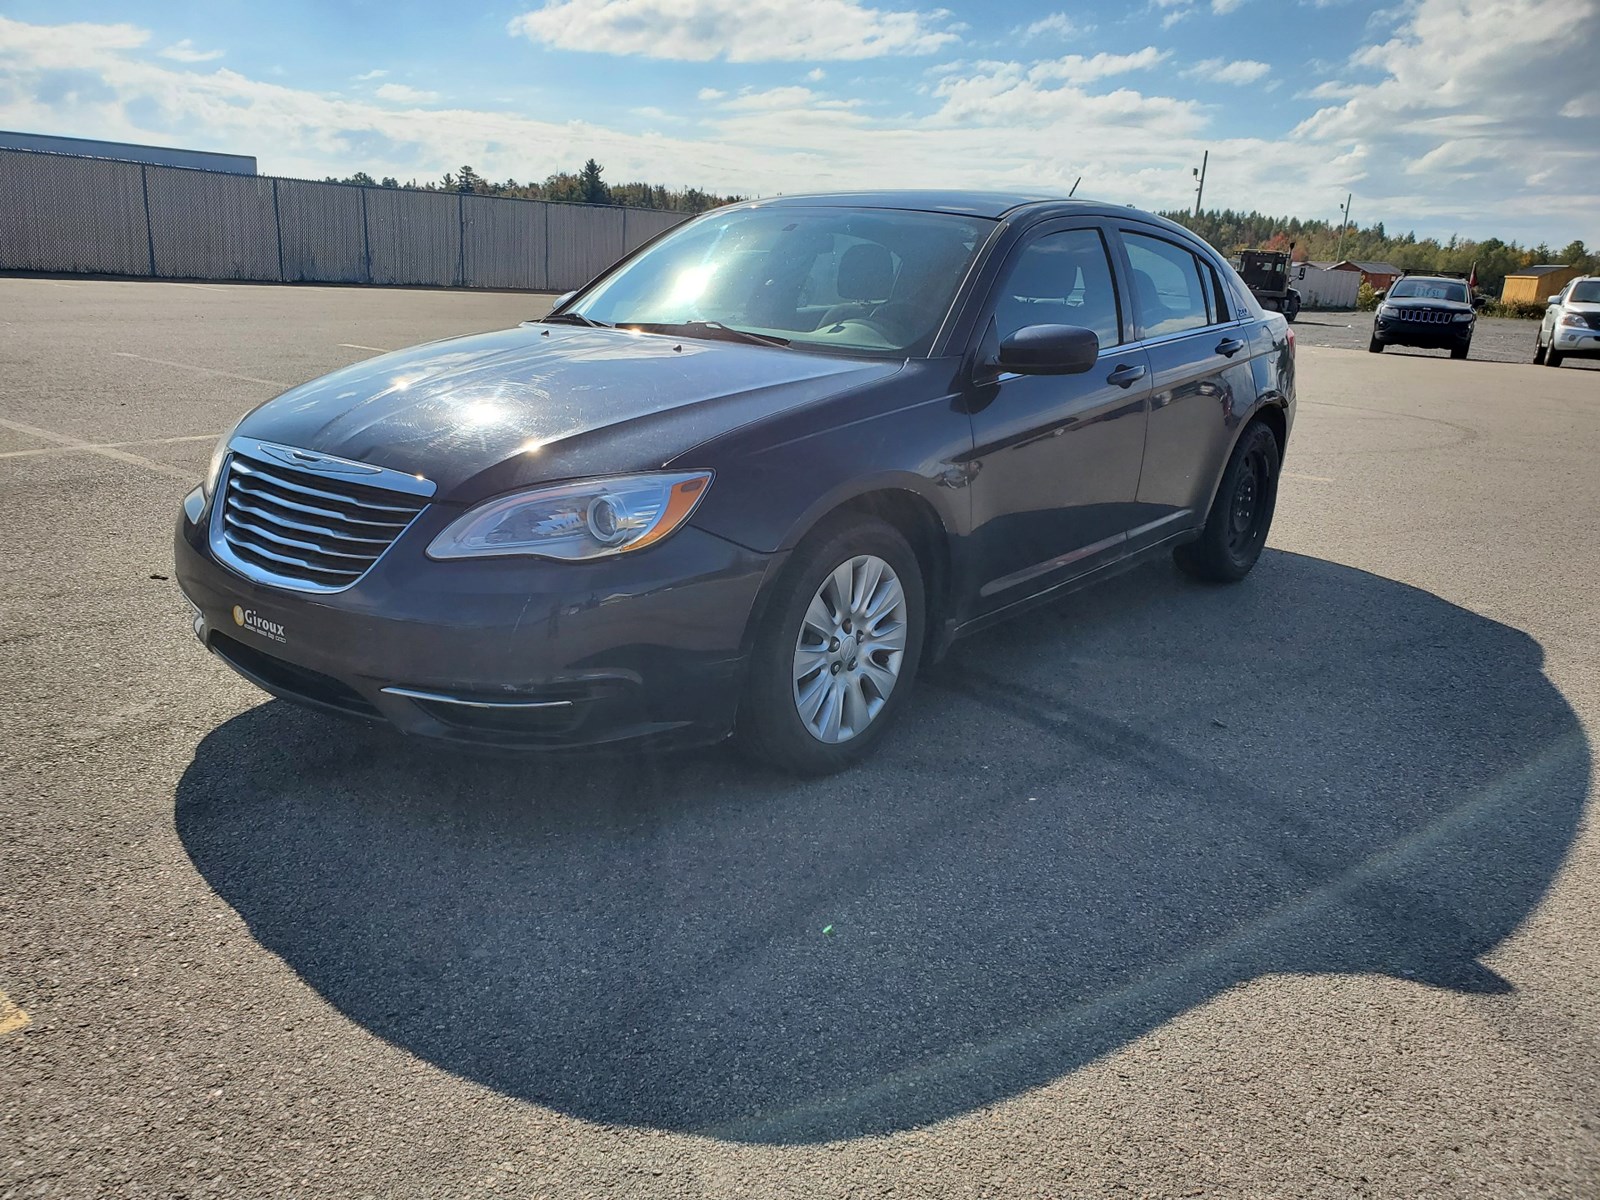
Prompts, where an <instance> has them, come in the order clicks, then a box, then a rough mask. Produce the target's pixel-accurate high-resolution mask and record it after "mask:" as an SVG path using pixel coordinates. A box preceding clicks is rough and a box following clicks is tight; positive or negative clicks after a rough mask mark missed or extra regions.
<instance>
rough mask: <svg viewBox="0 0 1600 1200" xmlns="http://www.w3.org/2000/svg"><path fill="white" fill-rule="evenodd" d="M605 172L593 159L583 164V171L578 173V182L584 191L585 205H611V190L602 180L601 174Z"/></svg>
mask: <svg viewBox="0 0 1600 1200" xmlns="http://www.w3.org/2000/svg"><path fill="white" fill-rule="evenodd" d="M604 170H605V168H604V167H602V166H601V165H600V164H599V163H597V162H595V160H594V159H592V158H591V159H590V160H589V161H588V162H586V163H584V164H583V170H582V171H580V172H579V173H578V180H579V185H580V187H581V188H582V190H583V202H584V203H585V204H610V203H611V189H610V188H608V187H607V186H606V182H605V180H604V179H602V178H600V173H601V172H602V171H604Z"/></svg>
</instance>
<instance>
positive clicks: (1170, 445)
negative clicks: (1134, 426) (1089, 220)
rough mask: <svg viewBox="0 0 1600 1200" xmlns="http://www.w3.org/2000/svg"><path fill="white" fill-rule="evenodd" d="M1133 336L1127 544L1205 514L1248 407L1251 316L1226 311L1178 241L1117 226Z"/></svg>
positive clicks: (1215, 284) (1196, 258)
mask: <svg viewBox="0 0 1600 1200" xmlns="http://www.w3.org/2000/svg"><path fill="white" fill-rule="evenodd" d="M1118 246H1119V249H1120V250H1121V252H1122V254H1123V256H1124V263H1125V265H1126V268H1127V274H1128V279H1129V291H1130V293H1131V297H1130V298H1131V305H1130V307H1131V310H1132V317H1133V321H1134V325H1135V328H1136V330H1137V336H1138V338H1139V339H1140V341H1141V342H1142V343H1143V345H1144V349H1145V352H1146V353H1147V354H1148V355H1149V356H1150V371H1151V394H1150V417H1149V421H1148V424H1147V426H1146V432H1145V451H1144V465H1143V469H1142V470H1141V471H1140V475H1139V488H1138V501H1137V508H1138V519H1137V522H1136V523H1135V527H1134V528H1133V529H1132V530H1130V533H1129V539H1130V542H1131V545H1130V549H1134V548H1137V547H1138V546H1140V545H1147V544H1149V543H1150V542H1154V541H1159V540H1161V539H1162V538H1165V537H1168V536H1170V535H1171V534H1174V533H1177V532H1179V531H1180V530H1182V529H1185V528H1187V527H1189V526H1191V525H1195V524H1199V523H1200V522H1202V521H1204V520H1205V515H1206V509H1207V508H1208V507H1209V505H1210V503H1211V492H1212V489H1213V488H1214V487H1215V485H1216V482H1217V480H1218V478H1219V477H1220V476H1221V474H1222V467H1223V460H1224V458H1225V457H1226V455H1227V453H1228V448H1229V447H1230V446H1231V445H1232V439H1233V433H1234V431H1235V430H1236V429H1237V426H1238V422H1239V420H1240V419H1242V414H1245V413H1248V412H1249V411H1250V408H1251V405H1252V403H1253V400H1254V396H1255V381H1254V378H1253V376H1252V372H1251V369H1250V357H1251V329H1250V326H1251V323H1252V321H1253V319H1254V318H1253V316H1250V315H1249V314H1240V313H1237V312H1235V311H1233V306H1232V304H1231V302H1230V296H1229V293H1228V291H1227V289H1225V288H1224V287H1223V286H1222V281H1221V279H1220V278H1219V277H1218V275H1217V272H1216V269H1215V268H1214V267H1213V266H1212V264H1211V263H1210V262H1208V261H1207V260H1206V259H1205V258H1204V257H1203V256H1202V255H1199V254H1196V253H1195V252H1194V251H1193V250H1192V249H1190V248H1189V247H1187V246H1185V245H1183V243H1182V242H1180V241H1178V240H1176V239H1172V238H1167V237H1163V236H1162V235H1161V234H1160V233H1159V232H1158V231H1157V230H1155V229H1151V228H1148V227H1137V226H1132V225H1127V226H1123V227H1122V228H1121V229H1119V231H1118Z"/></svg>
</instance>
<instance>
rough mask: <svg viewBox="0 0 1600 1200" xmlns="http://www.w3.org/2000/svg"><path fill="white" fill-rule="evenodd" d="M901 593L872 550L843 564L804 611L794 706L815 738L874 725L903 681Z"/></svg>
mask: <svg viewBox="0 0 1600 1200" xmlns="http://www.w3.org/2000/svg"><path fill="white" fill-rule="evenodd" d="M905 650H906V594H905V588H904V587H903V586H902V585H901V583H900V577H899V576H898V575H896V574H895V572H894V568H893V567H891V566H890V565H889V564H888V563H886V562H885V561H884V560H883V559H881V558H878V557H877V556H876V555H872V554H858V555H856V556H855V557H854V558H851V559H850V560H849V561H847V562H843V563H840V564H839V565H838V566H837V567H835V568H834V569H833V570H832V571H830V572H829V573H828V575H827V577H826V578H825V579H823V581H822V584H821V586H820V587H818V588H817V591H816V594H815V595H813V596H812V598H811V603H810V605H809V606H808V607H807V608H806V613H805V618H804V619H803V621H802V622H801V625H800V635H799V637H798V638H796V640H795V649H794V703H795V708H796V710H797V711H798V712H799V714H800V720H801V723H802V724H804V725H805V727H806V730H807V732H809V733H810V734H811V736H812V737H814V738H816V739H817V740H818V741H820V742H829V743H839V742H847V741H849V740H850V739H851V738H853V737H855V736H857V735H858V734H860V733H861V732H863V731H864V730H865V729H866V728H867V726H869V725H870V724H872V722H873V721H874V720H876V719H877V716H878V714H879V713H880V712H882V711H883V706H884V705H885V704H886V703H887V702H888V699H889V693H890V692H892V691H893V690H894V685H895V683H896V681H897V680H898V679H899V678H900V666H901V663H902V662H903V660H904V658H905Z"/></svg>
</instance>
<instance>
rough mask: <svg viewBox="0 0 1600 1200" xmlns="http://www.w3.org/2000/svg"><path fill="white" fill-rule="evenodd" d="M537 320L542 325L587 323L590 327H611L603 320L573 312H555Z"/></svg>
mask: <svg viewBox="0 0 1600 1200" xmlns="http://www.w3.org/2000/svg"><path fill="white" fill-rule="evenodd" d="M539 320H540V324H542V325H587V326H589V328H591V329H610V328H611V326H609V325H607V324H606V323H605V322H604V321H595V320H591V319H590V318H588V317H586V316H584V315H583V314H582V313H575V312H564V313H556V314H555V315H554V316H550V317H541V318H540V319H539Z"/></svg>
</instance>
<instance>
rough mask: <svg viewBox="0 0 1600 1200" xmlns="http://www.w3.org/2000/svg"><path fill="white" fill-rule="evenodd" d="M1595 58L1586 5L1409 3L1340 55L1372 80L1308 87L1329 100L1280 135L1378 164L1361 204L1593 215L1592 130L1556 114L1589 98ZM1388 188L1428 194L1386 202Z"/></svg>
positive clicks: (1597, 22) (1599, 32)
mask: <svg viewBox="0 0 1600 1200" xmlns="http://www.w3.org/2000/svg"><path fill="white" fill-rule="evenodd" d="M1597 57H1600V5H1596V4H1595V3H1594V2H1593V0H1497V2H1496V3H1493V4H1486V3H1482V2H1481V0H1416V3H1414V4H1413V5H1412V7H1411V8H1410V10H1409V16H1408V17H1406V18H1405V19H1404V20H1403V21H1402V23H1401V24H1400V26H1399V27H1398V28H1397V29H1396V30H1395V32H1394V36H1392V37H1390V38H1389V39H1388V40H1387V41H1384V42H1380V43H1374V44H1372V45H1368V46H1365V47H1363V48H1362V49H1361V50H1359V51H1357V52H1356V54H1354V55H1353V56H1352V57H1351V64H1350V65H1351V66H1352V67H1354V68H1358V69H1359V76H1358V77H1359V78H1367V77H1368V72H1374V71H1375V72H1377V73H1378V75H1379V78H1378V80H1377V81H1376V82H1349V81H1345V80H1330V81H1328V82H1326V83H1323V84H1321V85H1319V86H1318V87H1316V88H1314V89H1313V90H1312V94H1313V95H1315V96H1317V97H1319V98H1323V97H1326V98H1330V99H1339V100H1341V101H1342V102H1341V103H1337V104H1333V105H1329V106H1328V107H1325V108H1322V109H1320V110H1318V111H1317V112H1316V113H1315V114H1313V115H1312V116H1311V117H1309V118H1307V119H1306V120H1305V121H1302V122H1301V123H1300V124H1299V125H1298V126H1297V127H1296V128H1295V129H1294V130H1293V132H1292V136H1293V137H1294V138H1296V139H1297V140H1300V141H1303V142H1306V143H1309V144H1318V145H1323V146H1327V147H1329V148H1330V149H1332V150H1335V151H1341V152H1344V153H1350V154H1357V155H1360V156H1361V157H1363V158H1364V159H1366V160H1368V161H1370V162H1373V163H1374V164H1381V167H1382V169H1381V170H1380V171H1379V172H1376V173H1375V174H1374V176H1373V186H1372V188H1371V189H1370V190H1373V191H1376V192H1377V193H1378V195H1377V196H1376V197H1374V200H1369V201H1368V205H1369V207H1370V206H1372V205H1373V204H1374V201H1376V203H1377V204H1378V205H1379V206H1382V207H1389V206H1390V205H1394V204H1399V203H1401V202H1409V203H1412V204H1414V206H1415V211H1416V213H1417V214H1418V215H1424V214H1432V213H1435V212H1440V211H1446V212H1474V211H1476V212H1479V213H1491V214H1492V213H1500V214H1504V215H1505V216H1506V217H1508V218H1511V219H1516V218H1518V217H1522V216H1523V215H1524V214H1527V213H1528V212H1529V211H1530V210H1532V211H1535V212H1544V213H1549V214H1556V213H1562V212H1572V213H1574V214H1576V212H1577V211H1579V207H1580V206H1579V204H1578V201H1579V198H1580V197H1582V196H1584V195H1588V196H1589V197H1591V200H1590V203H1591V205H1592V197H1593V191H1594V179H1595V163H1596V153H1595V139H1594V131H1593V129H1592V127H1590V126H1589V125H1588V124H1586V123H1582V122H1573V121H1569V120H1565V119H1563V118H1562V116H1561V115H1560V114H1561V113H1562V111H1563V110H1564V108H1565V107H1566V106H1568V105H1571V104H1573V103H1575V102H1576V101H1577V98H1578V97H1580V96H1581V95H1583V94H1585V93H1586V92H1589V91H1590V90H1592V88H1593V86H1594V85H1593V79H1594V64H1595V62H1596V60H1597ZM1400 178H1409V181H1410V182H1408V183H1407V185H1406V186H1407V188H1408V189H1409V188H1415V187H1416V186H1417V183H1418V181H1426V183H1427V184H1429V185H1431V189H1427V188H1425V189H1420V190H1419V193H1418V194H1417V195H1415V196H1413V197H1406V196H1402V195H1399V194H1385V193H1388V192H1389V189H1390V188H1391V187H1393V186H1395V185H1394V184H1393V183H1392V181H1393V180H1397V179H1400ZM1535 181H1537V182H1535ZM1409 219H1417V216H1416V215H1413V216H1411V217H1410V218H1409ZM1484 223H1486V221H1485V218H1484V217H1483V216H1479V217H1478V218H1477V219H1476V220H1475V221H1474V224H1477V225H1480V226H1481V225H1482V224H1484ZM1390 224H1392V225H1393V224H1398V222H1396V221H1391V222H1390ZM1554 236H1557V237H1560V236H1561V235H1560V234H1559V233H1558V234H1555V235H1554ZM1567 236H1568V237H1570V236H1571V235H1570V234H1568V235H1567ZM1563 240H1565V238H1563Z"/></svg>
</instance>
